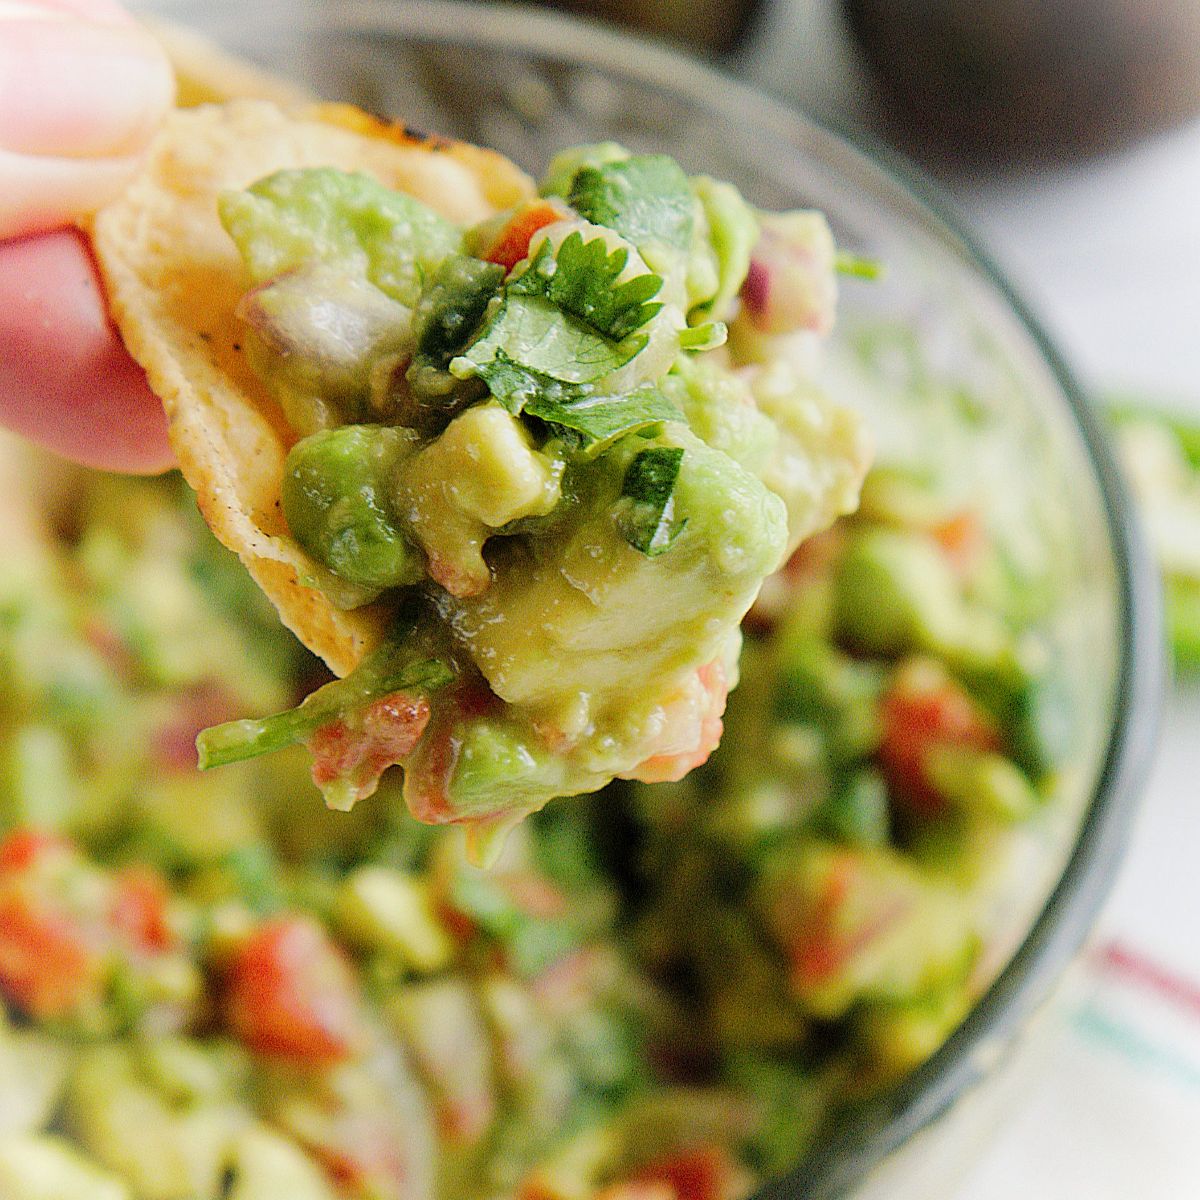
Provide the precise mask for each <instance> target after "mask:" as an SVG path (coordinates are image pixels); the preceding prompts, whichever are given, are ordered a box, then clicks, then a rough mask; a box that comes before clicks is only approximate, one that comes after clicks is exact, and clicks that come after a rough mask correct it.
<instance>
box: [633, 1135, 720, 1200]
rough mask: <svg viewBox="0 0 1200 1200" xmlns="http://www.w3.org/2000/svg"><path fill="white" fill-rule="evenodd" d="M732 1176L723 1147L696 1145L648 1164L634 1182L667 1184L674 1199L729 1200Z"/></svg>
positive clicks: (636, 1173)
mask: <svg viewBox="0 0 1200 1200" xmlns="http://www.w3.org/2000/svg"><path fill="white" fill-rule="evenodd" d="M733 1174H734V1172H733V1167H732V1164H731V1163H730V1161H729V1154H728V1152H727V1151H725V1150H724V1149H723V1148H722V1147H720V1146H711V1145H709V1146H695V1147H693V1148H691V1149H688V1150H680V1151H676V1152H675V1153H673V1154H667V1155H664V1156H663V1157H662V1158H659V1159H655V1160H654V1161H653V1162H651V1163H647V1164H646V1166H644V1167H642V1168H641V1169H640V1170H638V1171H637V1172H635V1173H634V1176H633V1179H632V1180H631V1182H633V1183H639V1184H665V1185H666V1186H667V1187H669V1188H670V1189H671V1191H672V1194H673V1195H674V1197H675V1200H728V1196H729V1188H730V1184H731V1181H732V1178H733Z"/></svg>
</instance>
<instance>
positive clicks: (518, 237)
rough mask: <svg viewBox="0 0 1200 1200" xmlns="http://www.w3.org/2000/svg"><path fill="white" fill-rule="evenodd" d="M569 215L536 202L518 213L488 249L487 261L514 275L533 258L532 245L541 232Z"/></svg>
mask: <svg viewBox="0 0 1200 1200" xmlns="http://www.w3.org/2000/svg"><path fill="white" fill-rule="evenodd" d="M565 215H566V214H565V213H564V212H563V211H562V209H561V208H559V207H558V205H556V204H553V203H552V202H551V201H549V200H533V201H530V203H528V204H526V205H525V206H524V207H523V208H520V209H518V210H517V212H516V213H515V214H514V215H513V217H512V218H511V220H510V221H509V222H508V224H507V225H505V226H504V228H503V229H501V230H500V232H499V234H498V235H497V236H496V240H495V241H494V242H492V244H491V245H490V246H489V247H488V248H487V251H486V253H485V254H484V256H483V257H484V258H486V259H487V260H488V262H494V263H499V264H500V266H502V267H503V268H504V269H505V270H506V271H511V270H512V269H513V267H515V266H516V265H517V263H519V262H520V261H521V260H522V259H523V258H528V257H529V243H530V241H531V240H532V238H533V235H534V234H535V233H537V231H538V230H539V229H544V228H545V227H546V226H547V225H553V224H554V223H555V222H556V221H561V220H563V218H564V216H565Z"/></svg>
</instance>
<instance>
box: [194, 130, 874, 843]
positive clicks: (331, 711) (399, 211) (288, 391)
mask: <svg viewBox="0 0 1200 1200" xmlns="http://www.w3.org/2000/svg"><path fill="white" fill-rule="evenodd" d="M221 216H222V219H223V222H224V225H225V228H226V230H227V231H228V233H229V235H230V236H231V237H232V238H233V239H234V241H235V242H236V243H237V246H238V248H239V250H240V252H241V255H242V258H243V260H244V262H245V267H246V276H247V282H248V284H249V285H250V287H249V290H248V291H247V293H246V295H245V297H244V299H243V301H242V303H241V306H240V308H239V314H240V316H241V319H242V321H243V323H244V326H245V333H246V344H247V347H248V352H249V355H250V360H251V362H252V364H253V365H254V367H255V369H256V370H257V372H258V374H259V375H260V376H261V378H262V380H263V381H264V382H265V384H266V385H267V387H268V388H269V389H270V391H271V393H272V394H273V395H274V397H275V398H276V400H277V401H278V402H279V405H280V407H281V409H282V412H283V414H284V415H285V417H286V419H287V421H288V422H289V424H290V425H291V426H292V428H293V429H294V430H295V432H296V433H297V434H298V435H299V440H298V441H297V442H296V443H295V445H294V447H293V448H292V450H291V452H290V454H289V455H288V459H287V463H286V467H285V472H284V480H283V486H282V493H281V503H282V510H283V515H284V517H285V518H286V521H287V525H288V528H289V530H290V533H291V536H292V537H293V538H294V539H295V541H296V542H298V543H299V544H300V546H302V547H303V549H304V550H305V551H306V552H307V554H308V555H309V556H310V557H311V559H312V560H314V561H315V562H316V563H317V564H319V566H320V570H321V571H322V572H323V574H321V575H320V576H319V577H317V578H315V579H314V580H313V583H314V584H315V585H316V586H318V587H320V588H322V589H323V590H324V591H325V592H326V594H327V595H328V596H329V597H330V598H331V599H332V600H333V601H334V602H335V603H336V604H337V605H339V606H342V607H355V606H360V605H364V604H377V605H386V606H388V607H389V608H390V609H391V610H392V611H395V612H401V611H402V612H403V613H404V614H405V619H404V620H403V621H401V622H400V623H399V624H398V625H397V627H396V629H395V630H394V631H393V633H392V641H393V642H397V641H403V643H404V649H403V653H402V657H404V658H405V661H406V662H407V663H408V666H409V667H410V668H411V672H412V677H411V678H409V679H408V681H407V682H406V683H404V686H403V697H402V699H399V700H395V701H394V702H393V703H392V707H393V708H394V709H403V711H404V713H406V714H407V716H406V717H405V718H404V719H403V720H401V718H400V717H399V716H397V715H396V714H395V713H393V714H392V719H389V718H388V717H387V716H386V714H385V713H384V712H383V711H382V709H380V708H379V705H381V704H383V705H385V707H386V704H387V702H388V699H389V696H392V697H394V696H396V695H398V694H399V692H398V689H399V687H400V685H399V684H397V683H396V679H395V677H394V676H393V675H392V674H390V673H388V672H384V673H383V675H384V677H386V678H385V681H386V682H387V683H388V685H389V686H390V687H391V688H392V690H391V691H390V692H389V691H384V690H381V689H382V684H380V676H379V672H378V670H377V666H378V664H377V662H376V661H375V660H374V659H371V660H368V662H367V663H366V664H364V666H363V667H361V668H360V670H361V671H362V672H363V673H364V675H369V676H371V677H372V678H371V681H370V682H369V683H366V684H365V685H363V686H358V685H352V686H351V687H350V688H348V689H343V690H341V691H339V692H330V693H327V694H326V695H325V697H324V699H323V700H322V701H321V703H320V710H321V712H322V713H323V714H324V715H326V717H327V720H326V723H325V725H323V726H316V725H314V724H313V722H312V721H311V720H308V719H307V718H306V719H304V720H299V721H298V720H296V719H294V718H292V717H291V716H289V715H288V714H283V715H281V716H280V717H279V718H269V719H268V720H267V721H265V722H262V723H259V724H257V725H256V724H247V723H245V722H243V723H240V724H238V725H236V726H233V727H229V728H225V729H217V730H213V731H210V732H209V733H207V734H205V735H203V736H202V737H201V740H200V751H201V764H202V765H212V764H216V763H219V762H229V761H233V760H235V759H237V758H244V757H249V756H250V755H253V754H258V753H263V752H265V751H267V750H271V749H274V748H277V747H278V746H281V745H283V744H286V743H288V742H289V741H295V740H304V741H306V742H307V743H308V744H309V747H310V749H311V750H312V751H313V753H314V757H315V766H314V777H315V778H316V779H317V781H318V783H319V784H320V785H321V786H322V788H323V789H324V790H325V792H326V795H327V797H328V798H329V799H330V800H331V802H333V803H335V804H337V805H338V806H339V807H345V806H346V805H347V804H349V803H352V802H354V801H355V800H357V799H359V798H361V797H362V796H365V795H368V794H370V792H371V790H373V787H374V784H375V781H376V780H377V778H378V776H379V774H380V773H381V772H382V771H383V770H384V769H385V768H386V766H388V765H389V764H390V763H397V762H402V763H403V765H404V768H405V774H406V783H405V796H406V799H407V801H408V805H409V808H410V809H411V810H412V812H413V813H414V814H416V815H417V816H418V817H419V818H420V819H421V820H424V821H432V822H437V823H446V822H462V823H467V824H469V825H471V826H472V827H474V828H475V829H476V830H477V832H478V833H479V835H480V836H479V837H478V838H476V839H475V841H476V842H477V843H478V846H477V849H478V852H479V853H481V854H482V853H484V846H485V843H486V844H487V845H492V846H494V845H498V844H499V839H498V838H496V837H495V836H492V835H494V834H498V833H502V832H503V830H504V829H506V828H508V827H510V826H511V825H512V824H514V823H515V822H516V821H518V820H519V819H520V818H521V817H522V816H524V815H526V814H528V813H529V812H532V811H535V810H537V809H538V808H540V807H541V806H542V805H543V804H545V803H546V801H548V800H549V799H551V798H553V797H554V796H559V795H576V794H580V793H584V792H590V791H594V790H596V789H597V788H600V787H603V786H604V785H605V784H606V783H608V782H609V781H610V780H612V779H613V778H614V777H620V776H623V777H632V778H655V779H659V778H671V777H676V776H678V775H680V774H683V773H685V772H686V770H688V769H689V768H690V767H691V766H693V765H695V764H696V763H699V762H702V761H703V760H704V758H705V757H707V755H708V753H710V752H711V750H712V748H713V746H715V744H716V739H717V737H718V736H719V730H720V721H719V718H720V712H721V709H722V708H723V706H724V696H725V693H726V692H727V691H728V689H729V687H731V686H732V685H733V684H734V683H735V682H736V660H737V654H738V643H739V634H738V624H739V622H740V621H741V618H742V616H743V615H744V614H745V612H746V610H747V609H748V608H749V606H750V605H751V603H752V602H753V600H754V597H755V595H756V594H757V592H758V589H759V586H760V585H761V583H762V580H763V579H764V578H766V576H767V575H769V574H770V573H771V572H772V571H773V570H775V569H776V568H777V567H778V566H779V565H780V563H781V562H782V561H783V558H784V557H785V555H786V553H788V551H789V550H790V549H791V548H794V546H795V545H796V544H797V543H798V542H799V541H800V540H801V539H802V538H804V537H806V536H807V535H809V534H811V533H813V532H814V531H816V530H818V529H820V528H822V527H823V526H825V525H826V524H828V523H829V521H830V520H832V519H833V518H834V517H835V516H836V515H837V514H838V513H841V512H845V511H848V510H850V509H851V508H853V506H854V504H855V502H856V493H857V486H858V483H859V482H860V480H861V474H862V471H863V468H864V465H865V451H864V447H863V443H862V435H861V432H860V430H859V428H858V424H857V421H856V420H855V418H853V417H852V416H850V415H849V414H848V413H846V412H844V411H839V410H836V409H833V408H831V407H830V406H829V405H828V404H826V402H825V401H824V400H823V399H822V398H821V397H820V394H819V393H818V392H817V390H816V389H815V387H814V385H813V384H812V382H811V381H810V379H809V378H808V377H807V374H806V372H805V370H804V369H802V367H801V365H800V364H799V360H798V359H797V358H796V357H795V355H793V354H791V352H790V350H789V345H790V344H789V343H787V340H786V337H784V339H783V340H782V341H780V343H779V346H778V347H777V350H772V349H771V347H770V345H769V344H768V343H769V342H770V338H771V337H772V336H775V335H779V334H783V335H787V334H790V333H793V332H794V331H795V330H796V328H797V327H798V326H799V325H800V324H801V323H804V322H808V321H809V320H810V317H811V313H810V309H811V304H810V303H808V301H807V300H806V301H805V303H804V304H802V305H800V307H798V308H797V310H796V313H795V314H794V315H795V317H796V320H795V321H792V322H790V323H789V317H788V313H787V311H786V305H784V306H781V305H780V304H779V303H775V304H774V306H773V307H772V309H771V325H770V330H769V333H768V334H765V335H764V334H761V333H760V334H758V335H756V338H757V340H756V341H755V346H756V350H755V354H756V357H755V359H754V361H753V362H751V361H750V360H745V361H742V360H741V359H740V358H739V356H738V354H737V353H732V354H731V353H730V352H729V350H728V349H726V348H725V345H724V343H725V341H726V328H727V326H726V322H728V321H730V320H733V319H735V318H737V319H739V320H742V323H745V319H744V318H740V317H739V315H738V314H739V312H740V307H741V301H740V300H739V298H738V297H739V291H740V290H741V289H742V288H743V284H744V283H745V281H746V280H747V278H748V275H749V273H750V270H751V266H752V264H753V263H755V261H756V260H754V259H753V253H754V250H755V247H756V246H757V245H759V243H760V241H761V238H760V225H761V226H762V227H764V228H768V227H769V228H772V229H774V228H775V224H778V222H775V223H774V224H772V222H773V221H774V219H773V218H772V219H771V220H766V219H765V218H764V219H761V220H760V217H759V215H758V214H756V213H755V212H754V211H753V210H752V209H751V208H750V207H749V206H748V205H747V204H746V203H745V201H743V200H742V198H741V197H740V196H739V195H738V193H737V191H736V190H735V189H734V188H732V187H730V186H729V185H727V184H722V183H718V182H716V181H713V180H711V179H707V178H695V179H689V178H688V176H687V175H686V174H685V173H684V172H683V170H682V169H681V168H680V167H679V166H678V164H677V163H675V162H674V161H673V160H672V159H670V158H667V157H666V156H663V155H635V154H630V153H628V152H627V151H625V150H623V149H622V148H620V147H618V146H612V145H605V146H598V147H581V148H578V149H575V150H570V151H567V152H565V153H564V154H562V155H560V156H559V157H558V158H556V159H555V161H554V163H553V164H552V165H551V168H550V170H549V172H548V175H547V178H546V180H545V183H544V185H543V189H542V195H541V196H540V197H538V198H535V199H532V200H528V201H525V202H523V203H522V204H520V205H518V206H517V207H516V208H514V209H511V210H508V211H506V212H503V213H500V214H498V215H497V216H495V217H493V218H491V219H489V220H488V221H486V222H484V223H483V224H481V225H478V226H475V227H473V228H466V229H463V228H459V227H457V226H455V225H453V224H452V223H450V222H448V221H446V220H445V219H444V218H442V217H440V216H438V215H437V214H435V213H434V212H433V211H432V210H430V209H428V208H426V207H425V206H424V205H422V204H421V203H420V202H419V201H417V200H415V199H413V198H411V197H409V196H405V195H401V194H399V193H396V192H393V191H390V190H389V189H387V188H385V187H383V186H382V185H381V184H379V183H376V182H375V181H374V180H372V179H370V178H368V177H367V176H365V175H354V174H347V173H344V172H339V171H335V170H332V169H328V168H318V169H308V170H292V171H283V172H280V173H277V174H275V175H272V176H270V177H269V178H266V179H264V180H262V181H260V182H258V183H256V184H254V185H253V186H252V187H250V188H249V189H247V190H245V191H241V192H233V193H228V194H226V195H225V196H224V197H223V198H222V201H221ZM764 220H766V224H765V225H764V224H763V221H764ZM792 225H796V226H797V228H802V230H803V238H806V239H811V237H812V236H813V234H812V230H813V229H817V230H818V231H820V230H824V231H825V233H824V236H825V237H826V238H828V231H827V229H826V227H825V226H824V222H823V220H822V219H821V218H820V217H818V216H816V215H814V214H808V215H797V217H796V220H795V221H793V222H792ZM790 228H791V225H787V224H786V223H785V232H784V233H778V232H776V233H773V234H772V241H771V245H772V246H775V247H777V246H779V245H789V246H790V243H788V236H790V235H788V233H787V232H786V230H787V229H790ZM829 245H830V246H831V245H832V242H831V241H830V242H829ZM793 257H794V258H795V262H793V263H792V264H791V265H790V266H788V265H787V264H783V263H782V260H781V263H780V264H779V269H778V270H775V271H774V272H773V273H772V277H773V278H777V279H780V280H782V281H783V282H784V284H787V283H788V280H789V279H790V278H791V276H793V275H795V274H797V272H798V271H799V273H800V274H803V273H804V271H809V272H810V273H811V272H812V271H816V272H817V273H819V274H820V275H821V278H820V279H819V280H812V281H810V282H809V283H808V284H805V285H804V286H803V287H801V286H800V285H799V284H796V283H795V280H792V291H794V292H796V294H798V295H799V294H801V293H803V295H804V296H805V297H808V296H809V295H810V294H813V295H820V296H824V297H831V296H832V295H833V293H834V285H833V268H834V264H833V258H832V255H831V254H830V255H828V256H826V257H825V258H819V257H818V258H812V259H811V263H809V260H803V263H802V260H801V258H799V257H796V256H793ZM798 263H802V265H801V266H800V267H797V265H796V264H798ZM762 265H763V264H762V263H757V267H758V268H762ZM751 315H753V314H751ZM826 315H827V316H831V310H830V312H829V313H828V314H826ZM825 327H827V322H826V326H825ZM825 327H823V328H825ZM744 340H745V339H743V341H744ZM385 653H389V654H391V655H392V656H393V657H395V654H396V653H397V650H396V649H395V648H393V650H391V651H387V652H385ZM421 655H424V656H426V658H425V660H424V661H425V662H426V666H425V667H424V668H422V666H421V661H420V656H421ZM418 675H419V676H420V677H421V678H422V679H424V680H425V683H424V685H419V684H418V681H417V676H418ZM435 678H436V679H438V680H440V681H441V683H440V686H438V687H434V686H433V684H432V680H433V679H435ZM359 683H360V684H362V683H363V681H362V680H360V681H359ZM377 685H378V686H377ZM352 696H353V697H357V707H355V708H349V707H347V708H346V709H344V710H342V711H336V710H335V706H334V705H333V701H334V699H336V698H340V699H341V700H344V701H347V702H348V701H349V699H350V698H351V697H352ZM312 711H313V709H312V706H310V711H309V715H310V716H311V713H312ZM331 730H333V732H331ZM347 738H349V739H351V740H352V741H354V743H355V749H354V751H353V753H352V754H350V756H349V758H347V757H346V755H345V754H344V753H343V750H344V746H343V743H344V742H345V741H346V739H347ZM331 739H332V741H333V743H334V747H335V748H334V749H333V750H332V751H331V750H330V749H329V743H330V741H331ZM351 760H353V761H351ZM347 763H350V765H349V766H347V765H346V764H347ZM485 834H486V835H487V836H484V835H485Z"/></svg>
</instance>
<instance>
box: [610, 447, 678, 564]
mask: <svg viewBox="0 0 1200 1200" xmlns="http://www.w3.org/2000/svg"><path fill="white" fill-rule="evenodd" d="M682 462H683V450H682V449H680V448H679V447H675V446H657V447H654V448H653V449H650V450H642V451H641V452H640V453H639V454H637V456H636V457H635V458H634V460H633V462H631V463H630V464H629V468H628V469H627V470H626V472H625V483H624V486H623V487H622V489H621V506H620V508H619V509H618V513H617V525H618V527H619V528H620V530H621V536H622V537H623V538H624V539H625V540H626V541H627V542H628V543H629V544H630V545H631V546H632V547H633V548H634V549H635V550H640V551H641V552H642V553H643V554H644V555H646V557H647V558H656V557H657V556H658V555H660V554H665V553H666V551H668V550H670V548H671V547H672V546H673V545H674V544H675V539H676V538H677V537H678V536H679V535H680V534H681V533H682V532H683V527H684V526H685V525H686V524H687V521H686V520H684V521H681V522H680V523H679V524H678V525H676V524H675V521H674V518H675V503H674V495H675V481H676V480H677V479H678V478H679V468H680V465H681V464H682Z"/></svg>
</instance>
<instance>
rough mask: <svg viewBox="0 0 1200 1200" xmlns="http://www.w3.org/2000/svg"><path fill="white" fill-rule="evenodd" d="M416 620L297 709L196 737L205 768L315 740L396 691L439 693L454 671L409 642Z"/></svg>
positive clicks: (398, 628) (403, 624)
mask: <svg viewBox="0 0 1200 1200" xmlns="http://www.w3.org/2000/svg"><path fill="white" fill-rule="evenodd" d="M414 627H415V619H413V618H412V617H408V618H407V619H402V620H401V621H398V622H397V625H396V627H395V628H394V629H393V631H392V633H391V634H390V635H389V636H388V638H387V639H386V640H385V641H384V642H383V643H382V644H381V645H380V646H378V647H377V648H376V649H375V650H373V651H372V652H371V653H370V654H368V655H367V657H366V658H364V659H363V660H362V662H360V663H359V664H358V666H357V667H356V668H355V669H354V670H353V671H351V672H350V674H349V675H347V676H346V677H345V678H344V679H335V680H333V682H332V683H327V684H325V686H324V687H319V688H317V690H316V691H315V692H313V693H311V694H310V695H309V696H307V697H306V698H305V699H304V701H303V702H302V703H301V704H300V705H298V706H297V707H296V708H292V709H288V710H287V711H286V712H281V713H276V714H275V715H274V716H270V717H263V718H261V719H259V720H243V721H227V722H226V723H225V724H224V725H214V726H212V728H210V729H205V730H203V731H202V732H201V733H200V736H199V737H197V738H196V750H197V752H198V754H199V766H200V769H201V770H207V769H208V768H209V767H221V766H224V765H225V764H226V763H231V762H240V761H241V760H242V759H247V758H257V757H258V756H259V755H260V754H271V753H273V752H274V751H276V750H282V749H283V748H284V747H285V746H292V745H294V744H295V743H296V742H302V741H305V740H306V739H308V738H310V737H312V735H313V734H314V733H316V732H317V730H318V729H320V728H321V726H322V725H328V724H329V723H330V722H331V721H336V720H339V719H341V718H344V717H345V716H346V715H347V714H349V713H354V712H356V711H361V710H362V709H364V708H366V707H367V706H368V705H370V704H372V703H374V702H375V701H376V700H380V699H382V698H383V697H384V696H389V695H391V694H392V693H393V692H398V691H402V690H404V691H408V690H416V691H420V692H432V691H436V690H437V689H438V688H440V687H444V686H445V685H446V684H447V683H449V682H450V681H451V680H452V679H453V678H454V673H453V672H452V671H451V670H450V668H449V667H448V666H447V665H446V664H445V663H444V662H442V661H440V660H439V659H436V658H426V657H421V656H419V653H418V652H417V651H415V650H414V648H413V646H412V645H411V644H410V642H409V640H408V635H409V634H410V633H411V632H412V630H413V628H414Z"/></svg>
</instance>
